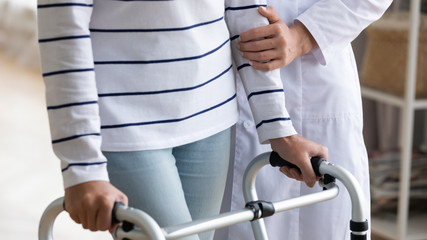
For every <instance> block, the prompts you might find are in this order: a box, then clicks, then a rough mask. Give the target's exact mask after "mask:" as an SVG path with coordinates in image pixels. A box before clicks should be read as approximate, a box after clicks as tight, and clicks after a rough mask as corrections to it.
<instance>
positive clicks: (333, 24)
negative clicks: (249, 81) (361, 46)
mask: <svg viewBox="0 0 427 240" xmlns="http://www.w3.org/2000/svg"><path fill="white" fill-rule="evenodd" d="M391 2H392V1H391V0H362V1H355V0H340V1H337V0H320V1H318V2H316V3H315V4H314V5H313V6H311V7H310V8H308V9H307V10H306V11H304V12H303V13H301V14H300V15H299V16H298V17H296V19H294V21H293V25H290V26H289V27H288V26H287V25H286V24H285V23H284V22H283V21H282V20H279V19H280V17H279V15H278V14H277V13H276V12H275V11H274V9H273V8H271V7H268V8H267V9H262V8H260V9H259V12H260V13H261V14H262V15H263V16H265V17H267V18H268V19H269V22H270V25H269V26H265V27H259V28H254V29H252V30H249V31H247V32H245V33H242V34H241V36H240V37H241V39H242V41H241V45H240V49H241V51H242V52H243V54H244V56H245V58H247V59H249V60H252V61H253V66H254V67H255V68H257V69H260V70H264V71H266V70H271V69H275V68H279V67H283V66H286V65H287V64H289V63H290V62H292V60H293V59H295V58H297V57H299V56H301V55H304V54H306V53H307V52H310V51H312V53H313V54H314V56H315V57H316V59H317V60H318V61H319V63H320V64H322V65H325V64H327V62H328V61H329V59H331V58H332V57H333V56H334V55H335V54H336V53H337V52H340V51H341V50H342V49H343V48H345V47H346V46H348V44H350V43H351V42H352V41H353V40H354V39H355V38H356V37H357V36H358V35H359V34H360V32H361V31H362V30H363V29H365V28H366V27H367V26H368V25H369V24H371V23H372V22H374V21H376V20H378V19H379V18H380V17H381V16H382V15H383V14H384V12H385V10H386V9H387V8H388V7H389V6H390V4H391ZM259 38H266V40H269V41H266V40H264V43H265V44H261V43H260V42H261V41H256V43H254V42H253V40H257V39H259ZM263 55H265V56H263ZM266 60H271V61H269V62H265V61H266ZM262 61H263V62H264V63H262Z"/></svg>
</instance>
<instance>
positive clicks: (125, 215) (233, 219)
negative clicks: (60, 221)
mask: <svg viewBox="0 0 427 240" xmlns="http://www.w3.org/2000/svg"><path fill="white" fill-rule="evenodd" d="M269 156H270V153H264V154H261V155H259V156H258V157H256V158H255V159H254V160H253V161H252V162H251V163H250V164H249V166H248V167H247V170H246V173H245V176H244V194H245V199H246V201H247V202H253V201H258V199H257V195H256V191H255V178H256V173H257V172H258V170H259V169H260V168H261V167H263V166H265V165H267V164H269ZM331 166H333V165H331ZM331 166H330V164H328V163H326V162H325V163H322V164H320V168H319V171H320V172H321V173H322V174H326V173H327V174H330V175H331V176H336V177H337V179H339V180H341V178H344V179H345V180H344V182H345V183H344V185H345V186H346V187H347V185H356V186H352V187H351V186H350V189H351V190H349V192H350V195H355V196H352V197H351V199H352V202H353V201H356V202H357V203H356V204H355V203H353V204H352V207H353V218H352V221H354V222H361V221H360V219H363V218H364V216H363V211H361V209H363V208H361V207H362V201H361V200H362V199H363V198H362V197H360V196H357V195H359V194H361V193H362V192H361V191H360V187H357V186H358V185H357V182H354V180H355V179H354V177H353V178H351V177H350V179H349V177H348V176H347V175H348V174H349V173H347V172H345V171H343V170H342V169H341V168H338V167H336V166H333V167H331ZM346 184H347V185H346ZM324 187H325V189H326V190H324V191H321V192H317V193H312V194H308V195H304V196H300V197H296V198H292V199H287V200H283V201H279V202H275V203H271V204H272V209H271V208H270V207H269V209H268V211H269V213H264V214H263V212H262V211H263V210H264V209H263V207H260V209H258V210H256V211H254V207H253V205H251V204H249V205H247V207H245V208H243V209H241V210H235V211H230V212H227V213H222V214H219V215H217V216H213V217H209V218H204V219H199V220H195V221H192V222H189V223H184V224H180V225H176V226H168V227H164V228H161V227H160V226H159V225H158V224H157V223H156V222H155V220H154V219H152V218H151V217H150V216H149V215H148V214H146V213H145V212H143V211H141V210H138V209H134V208H131V207H125V206H118V207H116V208H115V209H116V211H115V212H114V213H113V215H114V217H115V218H116V219H118V220H119V221H127V222H130V223H132V224H135V225H136V226H137V227H136V228H132V229H131V230H130V231H125V230H124V229H123V228H121V227H119V228H118V229H117V230H116V232H115V233H113V237H114V238H115V239H132V240H166V239H167V240H172V239H179V238H182V237H185V236H189V235H193V234H198V233H202V232H206V231H211V230H215V229H219V228H223V227H227V226H231V225H234V224H238V223H242V222H247V221H252V220H254V219H257V218H259V219H257V220H254V221H252V222H251V223H252V227H253V230H254V234H255V239H257V240H261V239H264V240H266V239H268V238H267V234H266V231H265V226H264V222H263V219H262V218H263V217H267V216H270V215H272V214H275V213H278V212H283V211H287V210H291V209H295V208H299V207H303V206H307V205H311V204H315V203H319V202H323V201H327V200H330V199H333V198H335V197H336V196H338V194H339V189H338V187H337V186H336V184H335V183H334V182H332V183H329V184H327V185H325V186H324ZM352 191H354V193H351V192H352ZM63 201H64V199H63V198H59V199H57V200H55V201H54V202H52V203H51V204H50V205H49V206H48V208H47V209H46V210H45V212H44V214H43V216H42V218H41V220H40V225H39V240H53V236H52V229H53V223H54V221H55V218H56V217H57V215H59V213H60V212H62V211H63ZM354 208H358V209H357V210H355V209H354ZM271 211H273V212H271ZM256 215H258V216H256ZM365 220H366V218H365ZM363 233H365V235H366V232H365V231H360V232H355V231H353V234H354V235H357V236H363ZM358 239H359V238H358ZM361 239H362V238H361Z"/></svg>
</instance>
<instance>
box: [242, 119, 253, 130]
mask: <svg viewBox="0 0 427 240" xmlns="http://www.w3.org/2000/svg"><path fill="white" fill-rule="evenodd" d="M243 127H245V128H251V127H252V122H251V121H249V120H245V121H243Z"/></svg>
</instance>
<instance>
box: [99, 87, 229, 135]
mask: <svg viewBox="0 0 427 240" xmlns="http://www.w3.org/2000/svg"><path fill="white" fill-rule="evenodd" d="M235 98H236V94H234V95H233V96H232V97H230V98H229V99H227V100H225V101H224V102H221V103H219V104H217V105H215V106H213V107H210V108H207V109H205V110H203V111H200V112H197V113H194V114H192V115H189V116H187V117H183V118H176V119H166V120H157V121H150V122H137V123H125V124H116V125H104V126H101V129H111V128H124V127H133V126H142V125H153V124H164V123H174V122H181V121H184V120H187V119H190V118H193V117H196V116H198V115H201V114H203V113H206V112H209V111H212V110H214V109H216V108H218V107H220V106H222V105H224V104H226V103H228V102H230V101H232V100H233V99H235Z"/></svg>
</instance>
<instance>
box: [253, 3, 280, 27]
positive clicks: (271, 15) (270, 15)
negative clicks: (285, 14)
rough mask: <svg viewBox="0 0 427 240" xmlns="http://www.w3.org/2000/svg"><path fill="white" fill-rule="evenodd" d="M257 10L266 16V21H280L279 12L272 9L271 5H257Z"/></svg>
mask: <svg viewBox="0 0 427 240" xmlns="http://www.w3.org/2000/svg"><path fill="white" fill-rule="evenodd" d="M258 12H259V13H260V14H261V15H262V16H264V17H266V18H267V19H268V22H269V23H270V24H271V23H275V22H277V21H280V20H281V18H280V16H279V14H277V12H276V10H274V8H273V7H270V6H268V7H259V8H258Z"/></svg>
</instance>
